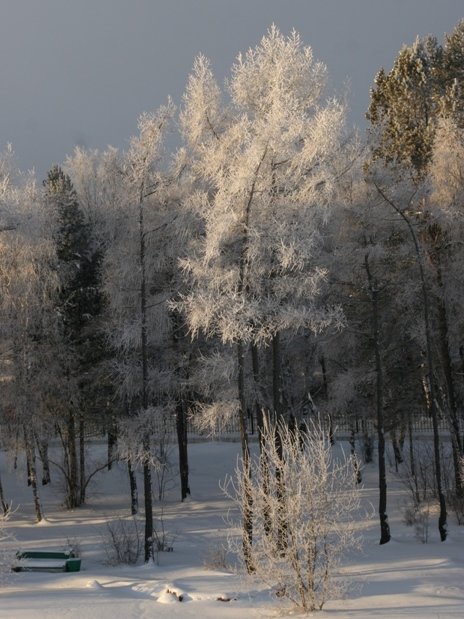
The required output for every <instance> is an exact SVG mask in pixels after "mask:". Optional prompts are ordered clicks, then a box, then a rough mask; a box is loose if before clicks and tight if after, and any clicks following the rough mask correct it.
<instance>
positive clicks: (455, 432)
mask: <svg viewBox="0 0 464 619" xmlns="http://www.w3.org/2000/svg"><path fill="white" fill-rule="evenodd" d="M438 280H439V286H440V289H443V283H442V277H441V267H440V266H438ZM438 331H439V334H440V353H441V360H442V368H443V373H444V376H445V383H446V391H447V396H448V398H447V400H448V401H447V402H446V403H445V408H446V411H447V413H448V415H447V416H448V425H449V429H450V434H451V446H452V450H453V465H454V479H455V490H456V496H458V497H462V496H464V480H463V479H462V473H461V457H462V456H463V446H462V441H461V428H460V423H459V417H458V410H457V406H456V397H455V387H454V379H453V372H452V368H451V358H450V352H449V336H448V317H447V312H446V305H445V303H444V301H443V299H438Z"/></svg>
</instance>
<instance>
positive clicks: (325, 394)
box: [319, 355, 335, 445]
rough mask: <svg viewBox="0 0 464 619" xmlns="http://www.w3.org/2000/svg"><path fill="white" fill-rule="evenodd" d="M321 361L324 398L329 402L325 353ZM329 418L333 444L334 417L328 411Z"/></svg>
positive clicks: (333, 443)
mask: <svg viewBox="0 0 464 619" xmlns="http://www.w3.org/2000/svg"><path fill="white" fill-rule="evenodd" d="M319 363H320V364H321V370H322V385H323V389H324V399H325V401H326V402H327V401H328V399H329V383H328V381H327V368H326V365H325V357H324V355H321V357H320V359H319ZM327 415H328V418H329V440H330V444H331V445H335V433H334V427H333V419H332V415H331V414H330V412H327Z"/></svg>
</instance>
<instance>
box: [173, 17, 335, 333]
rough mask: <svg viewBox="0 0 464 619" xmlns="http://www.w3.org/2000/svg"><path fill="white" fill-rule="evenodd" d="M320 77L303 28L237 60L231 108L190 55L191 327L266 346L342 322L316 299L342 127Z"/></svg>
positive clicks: (186, 123) (321, 69) (185, 119)
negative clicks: (196, 230)
mask: <svg viewBox="0 0 464 619" xmlns="http://www.w3.org/2000/svg"><path fill="white" fill-rule="evenodd" d="M325 83H326V68H325V66H324V65H323V64H321V63H318V62H315V61H314V59H313V55H312V51H311V49H310V48H309V47H304V46H303V45H302V43H301V41H300V38H299V36H298V34H296V33H293V34H292V35H291V36H290V37H288V38H287V37H284V36H283V35H281V34H280V32H279V31H278V30H277V28H276V27H272V28H271V29H270V30H269V32H268V34H267V36H265V37H264V38H263V39H262V41H261V43H260V45H258V46H257V47H256V48H255V49H251V50H249V51H248V52H247V53H246V54H245V55H244V56H239V57H238V59H237V62H236V63H235V64H234V66H233V67H232V75H231V78H230V80H229V82H228V95H229V98H230V102H229V103H227V104H226V103H225V102H224V101H223V99H222V97H221V90H220V88H219V86H218V85H217V83H216V82H215V79H214V76H213V74H212V71H211V68H210V65H209V62H208V60H207V59H205V58H204V57H199V58H198V59H197V61H196V63H195V65H194V69H193V73H192V75H191V76H190V79H189V82H188V86H187V90H186V93H185V96H184V107H183V110H182V113H181V116H180V122H181V127H182V130H183V135H184V139H185V141H186V148H187V150H188V152H189V153H190V156H191V162H192V163H191V169H192V172H193V174H194V175H196V178H197V185H198V190H197V191H196V192H195V193H194V194H193V195H192V196H191V197H190V199H189V200H188V204H187V205H188V207H189V208H190V209H191V210H192V211H194V212H196V213H197V214H199V215H200V217H201V218H202V220H203V222H204V228H205V232H204V236H202V237H201V238H200V239H199V240H198V243H197V245H196V248H195V253H194V254H193V255H190V256H189V257H188V258H186V259H185V260H184V261H183V263H182V266H183V268H184V271H185V272H186V274H187V275H188V279H189V281H190V283H191V285H192V291H191V292H190V293H189V294H186V295H185V297H184V299H183V303H182V307H183V309H184V311H185V312H186V314H187V317H188V322H189V325H190V329H191V331H192V333H193V334H196V333H198V332H199V331H202V332H204V333H206V334H207V335H217V336H219V337H220V338H221V339H222V341H223V342H227V343H233V342H237V341H241V342H254V343H257V344H259V343H269V342H270V340H271V339H272V337H273V336H274V335H275V334H276V333H278V332H281V331H284V330H289V331H295V330H297V329H300V328H309V329H312V330H314V331H320V330H321V329H323V328H325V327H326V326H327V325H328V324H333V323H334V321H335V322H337V321H338V320H339V319H340V316H339V315H338V313H337V311H336V310H331V309H328V308H321V307H320V306H319V305H318V303H317V297H318V294H319V292H320V289H321V285H322V283H323V281H324V279H325V277H326V272H325V270H324V269H322V268H320V267H319V265H318V260H317V253H318V248H319V246H320V243H321V229H322V226H323V224H324V223H325V221H326V219H327V217H328V214H329V204H330V201H331V198H332V197H333V188H334V182H335V180H334V176H335V175H334V165H333V164H334V159H335V157H336V156H337V152H338V150H339V146H340V136H341V132H342V127H343V123H344V109H343V106H342V105H340V103H338V102H337V101H333V100H332V101H329V102H326V101H324V100H323V99H322V93H323V91H324V88H325Z"/></svg>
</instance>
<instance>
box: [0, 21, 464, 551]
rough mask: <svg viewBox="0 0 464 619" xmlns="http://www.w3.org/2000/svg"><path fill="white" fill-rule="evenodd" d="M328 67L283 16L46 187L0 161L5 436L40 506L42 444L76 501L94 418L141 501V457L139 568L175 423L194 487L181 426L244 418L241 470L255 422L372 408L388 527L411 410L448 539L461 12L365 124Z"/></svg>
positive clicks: (351, 414)
mask: <svg viewBox="0 0 464 619" xmlns="http://www.w3.org/2000/svg"><path fill="white" fill-rule="evenodd" d="M326 82H327V70H326V67H325V66H324V65H323V64H322V63H320V62H317V61H316V60H315V59H314V58H313V54H312V51H311V49H310V48H308V47H304V46H303V44H302V42H301V41H300V39H299V36H298V35H297V34H296V33H293V34H292V35H290V36H289V37H284V36H283V35H282V34H281V33H280V32H279V31H278V29H277V28H275V27H272V28H271V29H270V30H269V32H268V33H267V35H266V36H265V37H264V38H263V39H262V41H261V43H260V44H259V45H258V46H257V47H256V48H255V49H253V50H250V51H248V52H247V53H246V54H245V55H243V56H240V57H238V59H237V61H236V63H235V64H234V66H233V67H232V70H231V76H230V79H229V80H228V82H227V84H226V86H225V88H224V89H222V88H221V87H220V85H219V84H218V83H217V81H216V80H215V78H214V75H213V72H212V69H211V66H210V63H209V61H208V60H207V59H206V58H204V57H199V58H197V59H196V61H195V64H194V67H193V71H192V74H191V76H190V77H189V80H188V83H187V87H186V91H185V94H184V97H183V100H182V101H181V102H180V105H179V107H176V106H175V105H174V103H173V102H172V101H170V100H168V102H167V104H166V105H165V106H163V107H161V108H160V109H158V110H156V111H155V112H152V113H146V114H143V115H142V116H141V117H140V118H139V123H138V133H137V135H136V136H134V137H133V138H132V139H131V141H130V145H129V148H128V149H127V150H126V151H119V150H116V149H113V148H108V149H107V150H106V151H104V152H98V151H88V150H84V149H80V148H77V149H76V150H75V152H74V153H73V155H72V156H70V157H68V158H67V159H66V161H64V162H63V163H62V164H61V165H60V166H53V167H52V168H51V170H50V171H49V173H48V176H47V179H46V180H45V181H44V182H43V183H42V184H40V183H37V181H36V180H35V178H34V176H33V175H30V174H23V173H21V172H20V171H18V170H17V168H16V166H15V163H14V155H13V153H12V151H11V149H7V150H6V151H5V152H4V153H3V155H2V156H1V160H0V287H1V290H0V313H1V322H0V325H1V340H0V346H1V357H0V360H1V364H2V373H1V376H2V407H1V428H2V434H1V440H2V445H3V446H4V447H5V448H8V449H21V450H24V453H25V454H26V458H27V466H28V479H29V482H30V484H31V486H32V489H33V492H34V499H35V506H36V515H37V520H40V519H41V518H42V511H41V505H40V497H39V484H38V480H37V473H36V458H37V457H40V459H41V461H42V466H41V469H42V471H43V475H44V479H43V483H47V481H48V479H49V475H50V472H49V471H50V466H51V467H53V466H54V467H55V468H57V469H59V470H60V472H61V475H62V476H63V479H64V480H65V488H66V491H65V502H66V505H67V506H68V507H76V506H79V505H80V504H82V503H83V502H85V497H86V489H87V486H88V483H89V481H90V479H91V478H92V476H93V475H94V474H95V473H96V472H97V470H95V469H94V470H88V469H89V468H90V467H89V466H88V465H87V464H86V461H85V440H86V436H87V433H88V428H89V427H92V428H95V427H97V428H100V429H101V430H102V431H103V432H105V433H106V434H107V435H108V437H109V456H108V465H109V466H110V464H111V462H112V460H113V459H114V458H124V459H125V461H126V462H127V465H128V471H129V477H130V480H131V508H132V512H133V513H135V512H136V511H137V509H138V499H137V487H136V478H135V470H137V468H138V467H140V468H141V469H142V470H143V478H144V513H145V520H146V529H145V559H146V560H148V558H149V557H150V552H151V549H150V540H151V538H152V536H153V520H152V516H151V514H152V491H151V485H152V484H151V474H152V471H153V467H156V466H161V465H162V453H160V450H159V449H158V448H157V447H156V445H158V446H159V441H160V440H161V439H162V436H161V434H162V427H163V420H164V419H167V418H169V419H172V418H174V419H175V420H176V425H177V435H178V444H179V454H180V458H179V462H180V474H181V493H182V494H181V498H182V499H184V498H185V497H186V496H187V495H188V493H189V480H188V457H187V432H186V427H187V421H190V420H191V419H192V418H193V419H194V421H195V423H196V424H197V426H198V427H199V428H201V429H209V430H213V429H216V430H220V428H221V426H223V425H224V424H226V423H227V422H228V420H230V419H238V420H239V425H240V433H241V442H242V450H243V456H244V476H245V479H246V475H247V470H248V467H249V449H248V432H249V418H250V416H253V417H254V418H255V419H256V420H257V423H258V431H259V432H261V430H262V428H263V427H264V424H265V423H267V420H269V419H276V420H282V419H285V420H286V421H287V422H289V423H290V424H294V425H300V424H301V423H302V422H304V419H305V418H306V416H308V415H312V414H316V412H317V413H318V414H320V415H321V417H322V418H323V419H335V418H337V417H339V418H340V417H344V418H348V419H351V420H352V422H353V428H355V424H356V423H357V422H359V421H360V420H361V421H362V420H374V426H375V428H376V432H377V444H378V454H379V483H380V489H381V495H380V504H379V513H380V522H381V542H382V543H384V542H387V541H388V540H389V537H390V532H389V525H388V518H387V514H386V484H385V440H386V438H387V436H388V435H389V436H390V437H391V438H392V440H393V442H394V447H395V455H396V457H397V459H398V460H401V458H402V457H403V456H402V445H403V442H404V440H405V437H406V436H409V438H410V454H412V458H413V459H412V465H414V451H413V449H412V442H413V431H412V430H413V422H414V419H415V418H417V417H428V418H430V419H431V422H432V425H433V429H434V466H435V480H436V491H437V498H438V500H439V504H440V522H439V527H440V534H441V537H442V539H445V538H446V517H447V513H446V502H447V499H448V498H449V499H450V500H453V501H454V502H456V501H458V500H459V499H461V500H464V479H463V476H462V456H463V449H464V447H463V440H462V416H463V396H464V392H463V372H464V337H463V336H464V330H463V326H464V325H463V312H462V305H463V298H462V295H463V290H464V288H463V281H462V280H463V271H464V269H463V265H464V246H463V241H462V239H463V238H464V237H463V234H462V232H463V210H462V209H463V197H464V22H460V23H459V24H458V25H457V26H456V28H455V29H454V30H453V31H452V32H451V33H450V34H449V35H447V36H446V37H445V39H444V41H443V43H439V42H438V41H437V40H436V39H435V38H433V37H426V38H424V39H419V38H418V39H417V40H416V41H415V42H414V43H413V44H412V45H409V46H405V47H404V48H403V49H402V50H401V51H400V52H399V54H398V56H397V58H396V60H395V63H394V65H393V68H392V69H391V70H390V71H389V72H386V71H384V70H381V71H380V72H379V73H378V75H377V77H376V80H375V84H374V86H373V88H372V91H371V101H370V106H369V110H368V112H367V118H368V120H369V129H368V132H367V136H366V138H363V137H361V136H360V135H359V134H358V133H357V132H355V131H348V129H347V127H346V123H345V112H346V110H345V105H344V103H343V102H342V101H339V100H337V99H333V98H332V99H327V95H326ZM170 132H176V133H177V134H178V135H179V136H180V140H181V146H180V147H179V148H178V149H177V150H176V151H175V152H170V151H169V150H168V149H167V148H166V143H169V142H172V140H169V139H167V138H168V136H169V134H170ZM443 421H445V422H446V424H447V426H448V428H449V433H450V436H451V439H452V440H451V445H452V454H453V463H454V469H453V470H454V479H453V480H452V483H450V480H448V479H445V476H444V473H443V470H442V465H441V462H442V459H441V444H440V436H439V432H438V429H439V424H440V423H443ZM365 427H366V428H367V427H368V426H367V424H366V426H365ZM369 427H370V426H369ZM160 433H161V434H160ZM52 437H55V438H58V439H59V440H60V441H61V445H62V458H61V459H60V461H56V462H49V458H48V455H47V451H48V442H49V440H50V439H51V438H52ZM372 441H373V437H372V436H370V435H366V437H365V441H364V442H365V447H366V449H365V452H366V455H367V457H368V458H369V457H372ZM245 487H246V484H245ZM0 490H1V484H0ZM0 494H1V500H2V504H3V508H4V510H6V509H7V507H8V501H7V497H4V496H3V493H1V492H0ZM244 500H245V501H246V493H245V499H244ZM249 508H250V509H248V510H247V509H246V505H245V509H244V514H245V522H244V535H245V541H246V540H248V541H250V539H251V537H250V536H251V530H252V513H251V512H252V508H251V505H250V506H249ZM247 518H249V521H247V520H246V519H247ZM247 536H248V537H247ZM245 547H246V544H245Z"/></svg>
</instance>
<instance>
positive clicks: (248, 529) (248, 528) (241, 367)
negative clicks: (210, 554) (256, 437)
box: [237, 342, 254, 574]
mask: <svg viewBox="0 0 464 619" xmlns="http://www.w3.org/2000/svg"><path fill="white" fill-rule="evenodd" d="M237 364H238V399H239V424H240V442H241V446H242V460H243V488H244V493H243V522H242V526H243V532H242V549H243V557H244V561H245V567H246V570H247V572H248V573H249V574H251V573H252V572H253V571H254V566H253V560H252V553H251V545H252V543H253V499H252V493H251V462H250V446H249V443H248V430H247V420H246V399H245V354H244V350H243V344H242V342H237Z"/></svg>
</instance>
